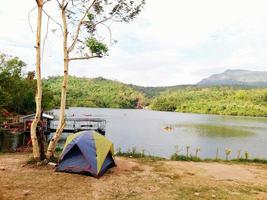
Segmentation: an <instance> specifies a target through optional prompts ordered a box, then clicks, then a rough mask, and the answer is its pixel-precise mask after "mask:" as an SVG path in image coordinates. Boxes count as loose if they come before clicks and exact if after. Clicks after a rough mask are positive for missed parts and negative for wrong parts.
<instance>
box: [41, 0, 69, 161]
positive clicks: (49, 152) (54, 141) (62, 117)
mask: <svg viewBox="0 0 267 200" xmlns="http://www.w3.org/2000/svg"><path fill="white" fill-rule="evenodd" d="M64 2H65V1H64V0H62V8H61V17H62V22H63V32H64V34H63V49H64V77H63V83H62V88H61V103H60V115H59V123H58V126H57V130H56V133H55V135H54V136H53V138H52V139H51V141H50V143H49V146H48V149H47V154H46V157H47V159H50V158H51V157H52V156H54V152H55V149H56V145H57V142H58V140H59V138H60V136H61V134H62V132H63V129H64V126H65V108H66V96H67V87H68V69H69V53H68V46H67V45H68V44H67V41H68V29H67V18H66V13H65V7H64Z"/></svg>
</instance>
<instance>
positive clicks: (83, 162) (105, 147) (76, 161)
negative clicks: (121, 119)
mask: <svg viewBox="0 0 267 200" xmlns="http://www.w3.org/2000/svg"><path fill="white" fill-rule="evenodd" d="M113 154H114V147H113V144H112V142H110V141H109V140H108V139H107V138H106V137H104V136H103V135H101V134H99V133H98V132H96V131H81V132H79V133H76V134H73V135H70V136H69V137H68V138H67V140H66V143H65V146H64V149H63V152H62V154H61V156H60V159H59V163H58V166H57V168H56V171H62V172H73V173H82V174H88V175H92V176H95V177H99V176H101V175H103V174H104V172H105V171H106V170H107V169H109V168H110V167H113V166H115V162H114V159H113Z"/></svg>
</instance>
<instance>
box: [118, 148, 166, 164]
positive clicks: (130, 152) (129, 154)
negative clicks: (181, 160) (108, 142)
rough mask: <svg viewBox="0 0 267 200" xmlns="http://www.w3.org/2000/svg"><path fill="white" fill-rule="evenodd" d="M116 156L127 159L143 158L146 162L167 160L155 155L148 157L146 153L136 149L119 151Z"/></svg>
mask: <svg viewBox="0 0 267 200" xmlns="http://www.w3.org/2000/svg"><path fill="white" fill-rule="evenodd" d="M115 156H121V157H127V158H142V159H146V160H155V161H156V160H166V159H165V158H162V157H159V156H153V155H146V154H145V152H144V151H141V152H139V151H137V150H136V148H135V147H133V148H132V150H128V151H127V152H122V151H121V148H119V149H118V152H116V154H115Z"/></svg>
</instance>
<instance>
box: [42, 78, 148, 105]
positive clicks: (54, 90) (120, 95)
mask: <svg viewBox="0 0 267 200" xmlns="http://www.w3.org/2000/svg"><path fill="white" fill-rule="evenodd" d="M43 83H44V88H45V91H49V92H50V94H52V95H53V100H52V101H53V102H52V105H53V106H52V107H59V104H60V95H61V83H62V77H61V76H56V77H49V78H48V79H44V80H43ZM143 104H144V95H143V94H142V93H140V92H138V91H136V90H134V89H133V88H131V87H129V86H128V85H126V84H123V83H120V82H117V81H112V80H107V79H104V78H101V77H99V78H94V79H89V78H79V77H75V76H70V77H69V83H68V96H67V105H68V106H78V107H79V106H81V107H100V108H141V107H143V106H144V105H143Z"/></svg>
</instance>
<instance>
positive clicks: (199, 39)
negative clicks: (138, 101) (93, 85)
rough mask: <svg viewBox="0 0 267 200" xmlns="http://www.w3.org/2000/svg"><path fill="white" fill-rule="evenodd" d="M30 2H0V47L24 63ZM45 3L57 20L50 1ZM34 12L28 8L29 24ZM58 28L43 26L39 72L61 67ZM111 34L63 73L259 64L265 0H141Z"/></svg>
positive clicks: (157, 72)
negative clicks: (92, 56)
mask: <svg viewBox="0 0 267 200" xmlns="http://www.w3.org/2000/svg"><path fill="white" fill-rule="evenodd" d="M47 5H48V4H47ZM34 6H35V1H34V0H23V1H22V0H20V1H18V0H17V1H16V3H14V1H10V0H1V2H0V24H1V26H0V52H3V53H7V54H9V55H13V56H18V57H20V58H21V59H22V60H24V61H25V62H26V63H27V64H28V67H27V70H34V67H35V66H34V63H35V49H34V44H35V32H32V31H31V29H30V26H29V23H28V11H29V10H30V9H31V8H33V7H34ZM45 9H47V10H49V11H50V12H52V13H53V14H54V16H55V18H56V19H58V21H60V18H58V17H57V15H58V14H59V13H58V10H57V9H54V10H53V8H51V7H49V5H48V6H47V7H45ZM35 18H36V12H33V13H32V14H31V21H32V25H33V28H34V31H35V28H36V27H35V25H36V23H35ZM45 21H46V20H44V22H45ZM45 28H46V25H45V23H44V29H45ZM52 28H53V27H52V25H51V27H50V28H49V29H50V30H51V29H52ZM44 32H45V31H44ZM58 33H59V32H58ZM43 35H44V34H43ZM58 35H59V34H57V32H56V33H55V34H54V33H52V32H51V31H50V32H49V35H48V40H47V42H46V50H45V55H44V59H43V68H42V73H43V77H47V76H52V75H62V74H63V64H62V53H61V51H62V49H61V47H62V44H61V39H60V37H58ZM113 37H114V38H115V39H117V40H118V41H119V42H118V43H117V44H116V45H115V46H112V47H110V53H109V56H108V57H106V58H103V59H97V60H89V61H73V62H71V64H70V74H72V75H76V76H85V77H97V76H103V77H105V78H109V79H113V80H118V81H122V82H125V83H132V84H137V85H143V86H159V85H177V84H189V83H196V82H198V81H200V80H201V79H202V78H205V77H207V76H209V75H210V74H213V73H221V72H223V71H224V70H226V69H248V70H267V1H266V0H201V1H200V0H164V1H162V0H147V4H146V6H145V9H144V10H143V12H142V14H141V15H140V16H139V17H138V18H137V19H136V20H135V21H134V22H133V23H131V24H116V25H114V26H113Z"/></svg>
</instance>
